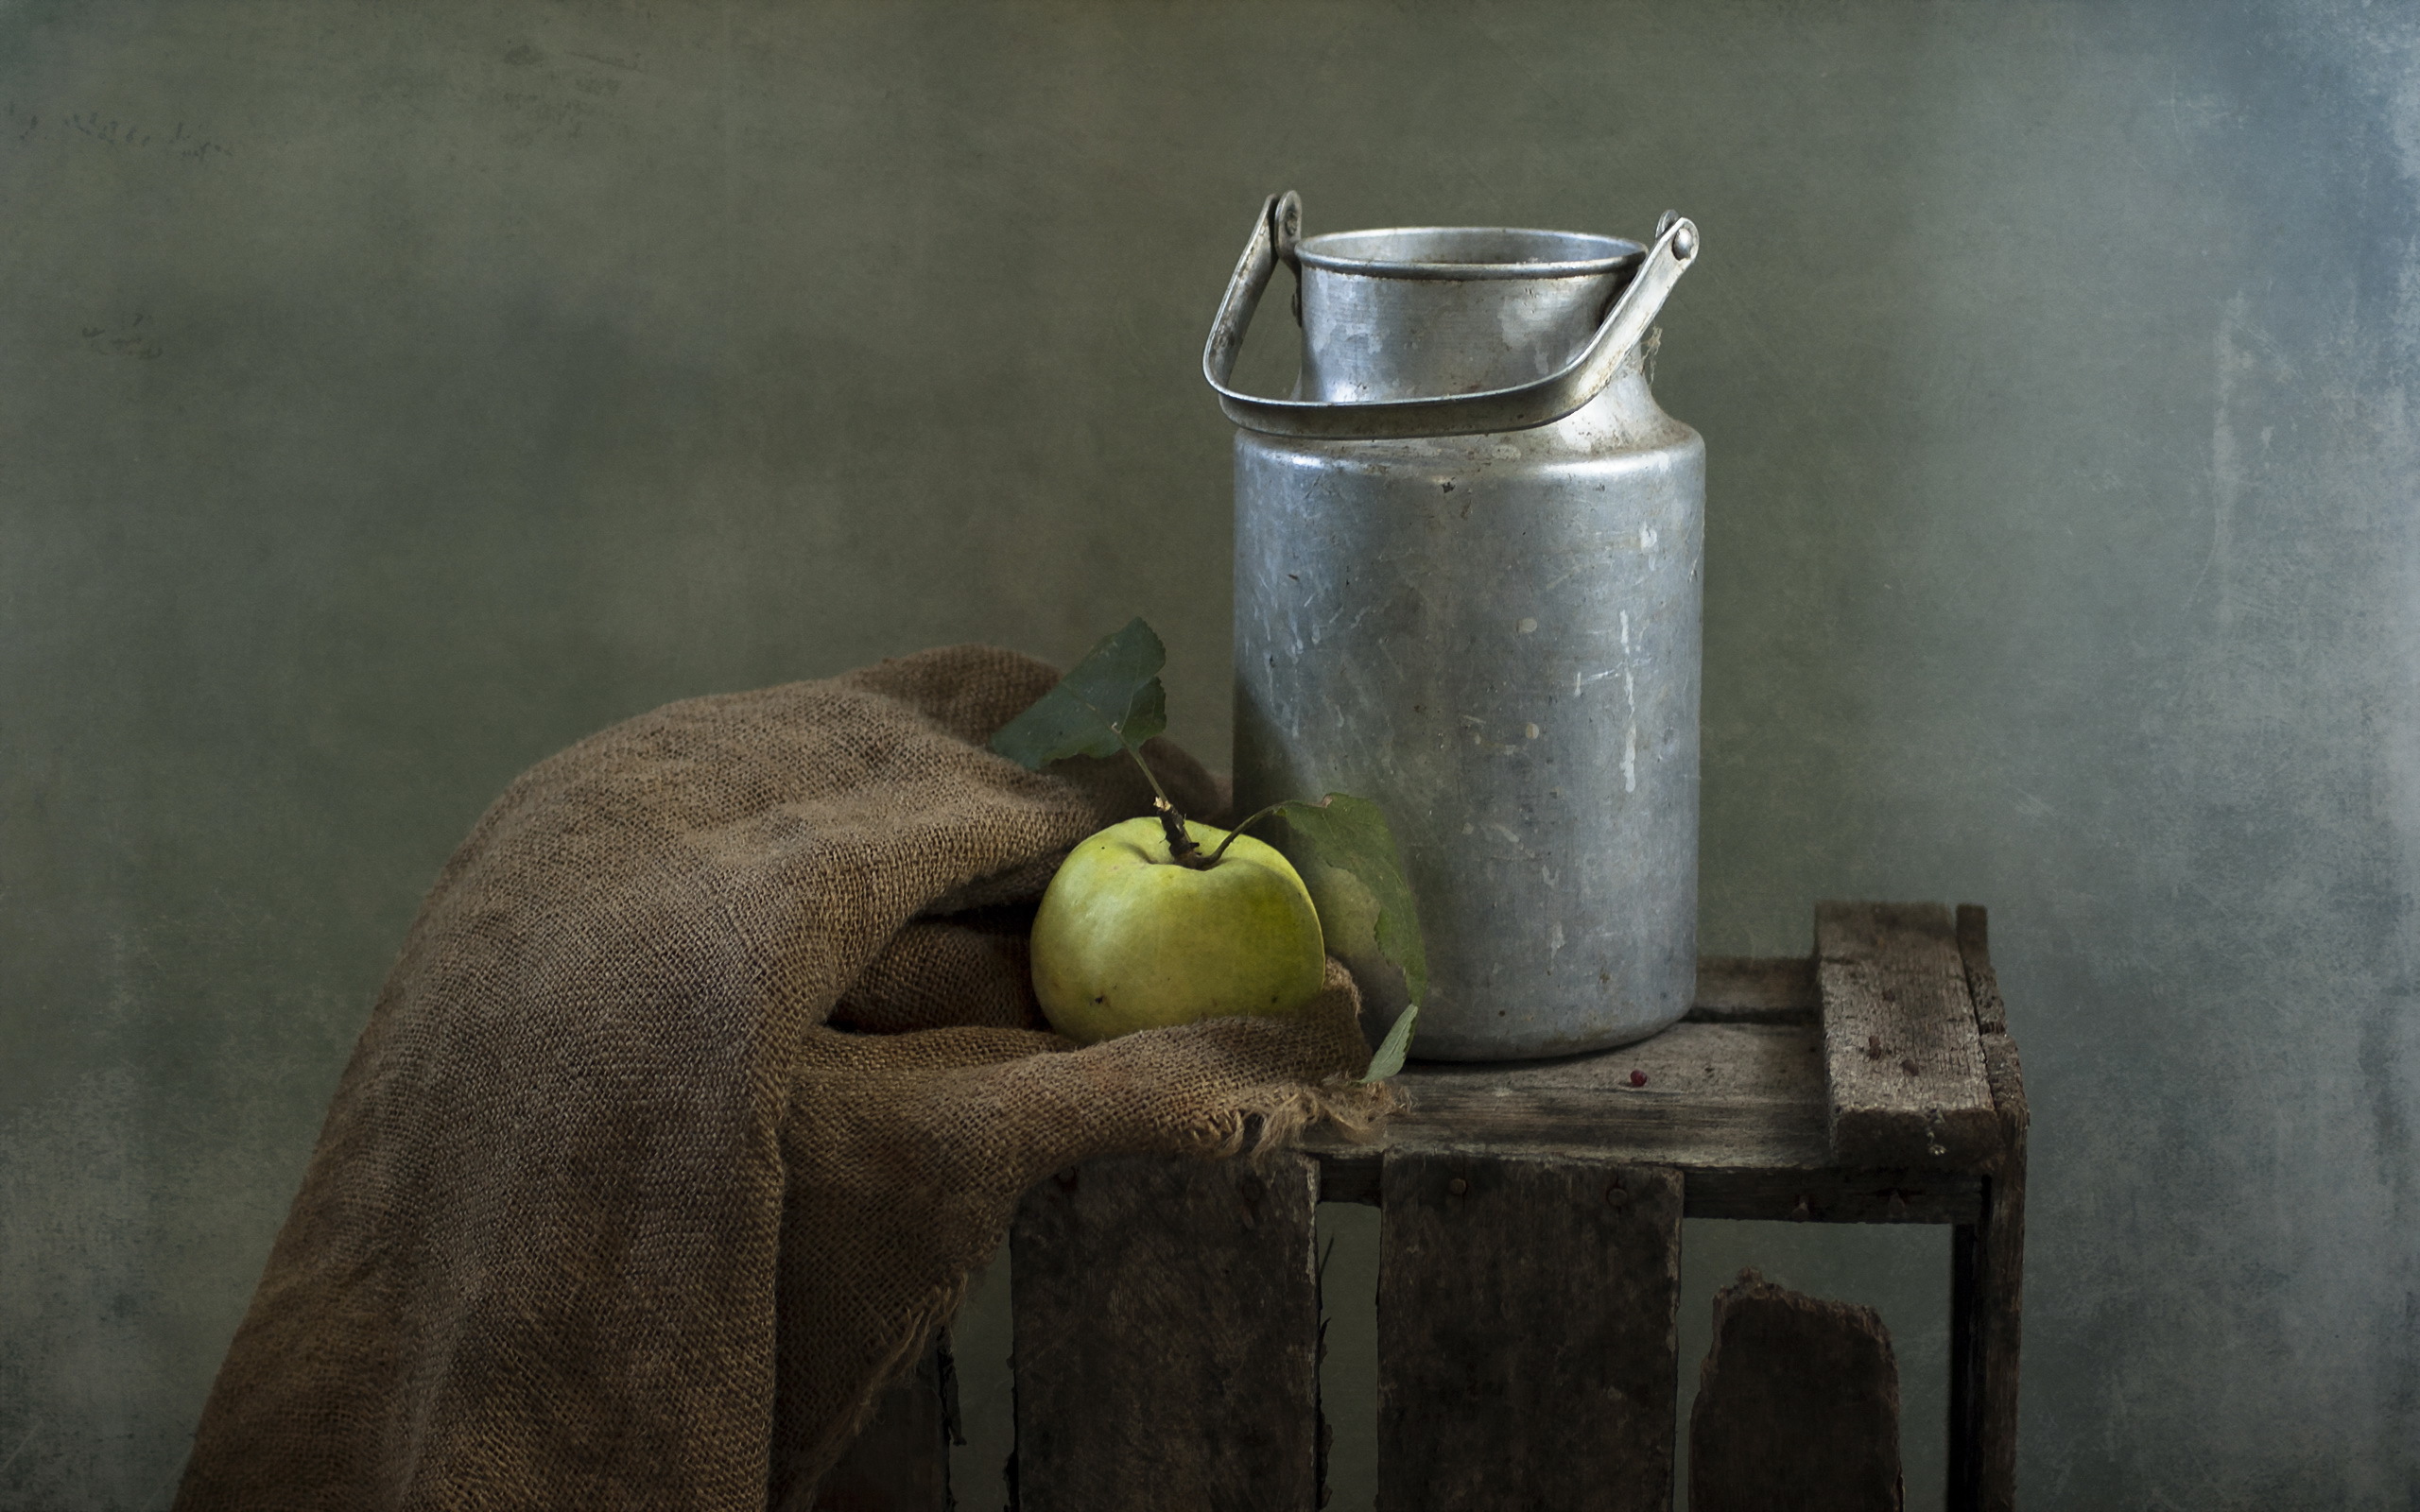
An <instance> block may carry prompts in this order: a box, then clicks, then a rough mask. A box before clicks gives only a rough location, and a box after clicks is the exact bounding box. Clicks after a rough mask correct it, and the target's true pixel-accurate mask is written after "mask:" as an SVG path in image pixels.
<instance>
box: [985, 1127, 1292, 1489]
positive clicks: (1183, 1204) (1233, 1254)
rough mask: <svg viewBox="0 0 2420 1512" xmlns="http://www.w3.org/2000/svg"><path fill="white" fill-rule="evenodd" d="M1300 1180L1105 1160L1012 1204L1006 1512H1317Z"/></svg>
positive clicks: (1196, 1165) (1199, 1164) (1282, 1170)
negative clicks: (1013, 1508) (1268, 1511)
mask: <svg viewBox="0 0 2420 1512" xmlns="http://www.w3.org/2000/svg"><path fill="white" fill-rule="evenodd" d="M1318 1182H1319V1174H1318V1169H1317V1167H1316V1166H1315V1165H1314V1164H1313V1163H1312V1162H1311V1161H1310V1160H1306V1159H1305V1158H1303V1157H1301V1156H1296V1155H1282V1156H1279V1157H1277V1158H1276V1159H1275V1160H1273V1161H1272V1162H1271V1164H1270V1166H1269V1167H1268V1168H1267V1169H1265V1170H1263V1169H1255V1168H1254V1167H1253V1165H1251V1164H1250V1163H1248V1162H1246V1161H1242V1160H1221V1161H1204V1160H1179V1159H1173V1158H1164V1157H1118V1158H1113V1159H1105V1160H1092V1161H1088V1162H1086V1163H1085V1164H1083V1165H1081V1166H1079V1167H1077V1168H1075V1169H1074V1170H1072V1171H1067V1172H1063V1173H1061V1174H1060V1175H1059V1176H1056V1177H1051V1178H1049V1179H1047V1180H1046V1181H1044V1182H1043V1183H1042V1184H1041V1185H1039V1186H1038V1187H1036V1188H1035V1189H1034V1190H1033V1192H1031V1193H1030V1194H1028V1196H1027V1198H1026V1200H1025V1203H1024V1205H1023V1206H1022V1207H1021V1208H1020V1210H1019V1211H1018V1214H1017V1219H1016V1224H1015V1227H1014V1228H1013V1229H1012V1230H1011V1238H1010V1243H1011V1246H1012V1250H1011V1256H1012V1263H1013V1266H1014V1273H1015V1276H1016V1283H1015V1289H1014V1297H1013V1298H1012V1301H1011V1307H1012V1310H1013V1314H1014V1326H1015V1331H1016V1333H1015V1337H1016V1343H1015V1367H1016V1383H1017V1385H1016V1425H1017V1447H1016V1484H1017V1493H1018V1502H1019V1504H1020V1505H1021V1506H1023V1507H1026V1508H1028V1509H1029V1512H1095V1509H1098V1512H1123V1509H1126V1508H1133V1507H1153V1506H1168V1507H1178V1506H1182V1507H1188V1508H1192V1507H1199V1508H1206V1509H1222V1508H1236V1509H1238V1512H1241V1509H1247V1508H1249V1509H1260V1508H1282V1509H1300V1512H1310V1509H1312V1508H1314V1507H1316V1506H1317V1504H1318V1502H1319V1496H1320V1486H1319V1459H1318V1438H1319V1357H1318V1349H1319V1328H1320V1321H1319V1280H1318V1267H1317V1263H1316V1260H1315V1257H1314V1253H1313V1234H1312V1215H1313V1212H1314V1210H1315V1208H1316V1206H1317V1203H1318V1200H1319V1189H1318Z"/></svg>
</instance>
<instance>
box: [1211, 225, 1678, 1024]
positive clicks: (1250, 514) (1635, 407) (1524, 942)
mask: <svg viewBox="0 0 2420 1512" xmlns="http://www.w3.org/2000/svg"><path fill="white" fill-rule="evenodd" d="M1664 240H1665V241H1666V242H1668V241H1670V240H1671V238H1670V237H1669V236H1667V237H1666V238H1664ZM1657 250H1658V252H1663V251H1665V250H1666V248H1665V247H1664V246H1662V245H1659V247H1658V249H1657ZM1693 251H1694V232H1693V231H1692V232H1688V233H1686V234H1685V236H1684V237H1683V251H1682V256H1683V258H1684V260H1685V258H1686V257H1687V256H1688V255H1690V254H1691V253H1693ZM1641 252H1642V249H1640V248H1639V247H1638V246H1637V244H1634V243H1630V242H1623V241H1618V240H1616V239H1614V238H1611V237H1583V236H1576V235H1571V234H1566V233H1560V232H1526V231H1507V230H1497V229H1443V230H1441V229H1434V228H1429V229H1420V230H1409V231H1391V232H1351V233H1346V234H1343V235H1337V236H1322V237H1314V238H1311V239H1310V240H1308V241H1305V242H1304V243H1303V244H1302V246H1301V249H1300V266H1301V268H1302V273H1301V277H1302V281H1303V282H1302V310H1303V320H1304V352H1305V356H1304V365H1303V378H1302V381H1301V383H1300V385H1299V386H1298V397H1302V398H1307V399H1310V400H1314V401H1325V402H1328V403H1330V404H1336V405H1337V407H1338V408H1339V409H1340V410H1349V408H1350V407H1351V406H1352V405H1353V404H1356V403H1359V402H1367V401H1388V400H1399V399H1409V398H1425V397H1428V396H1432V395H1439V394H1457V393H1465V394H1466V393H1474V392H1489V391H1494V392H1502V391H1504V390H1505V389H1506V388H1507V387H1509V386H1515V385H1520V384H1523V383H1525V382H1531V381H1535V380H1538V379H1542V378H1544V377H1546V376H1547V375H1548V374H1550V373H1553V372H1555V371H1556V370H1557V369H1562V368H1564V366H1565V364H1566V363H1568V362H1569V361H1571V360H1572V358H1573V357H1574V356H1575V354H1577V353H1579V352H1582V350H1583V349H1584V348H1586V347H1587V346H1588V345H1589V343H1590V339H1591V337H1592V335H1595V334H1596V333H1597V332H1598V330H1599V321H1600V318H1603V317H1604V316H1605V314H1606V312H1607V310H1608V306H1609V305H1610V304H1612V303H1613V302H1614V301H1615V299H1616V295H1617V294H1618V293H1619V292H1620V291H1621V290H1622V288H1623V286H1624V284H1625V283H1626V282H1627V281H1628V280H1629V279H1630V277H1631V276H1632V275H1633V271H1634V269H1635V268H1636V267H1637V266H1639V261H1638V260H1639V258H1640V255H1641ZM1250 255H1251V254H1250V253H1248V254H1247V257H1248V260H1249V257H1250ZM1280 255H1282V249H1280ZM1652 261H1653V258H1652V255H1651V256H1650V263H1651V264H1652ZM1524 264H1528V265H1532V266H1533V269H1532V268H1523V267H1522V266H1521V265H1524ZM1244 272H1245V270H1244V269H1243V268H1239V269H1238V276H1239V279H1240V278H1241V277H1242V276H1243V274H1244ZM1263 276H1264V277H1265V270H1264V273H1263ZM1658 292H1659V293H1660V292H1661V291H1660V290H1659V291H1658ZM1235 302H1236V301H1234V299H1233V298H1232V297H1231V300H1230V308H1232V307H1233V306H1234V304H1235ZM1651 313H1652V312H1651V311H1649V312H1648V314H1650V315H1651ZM1223 323H1224V312H1222V324H1223ZM1605 323H1606V324H1607V325H1611V324H1612V323H1613V321H1611V320H1610V319H1609V320H1606V322H1605ZM1214 343H1215V337H1214ZM1610 370H1611V379H1610V381H1609V382H1607V383H1605V385H1604V387H1602V388H1601V389H1599V391H1598V392H1597V394H1596V396H1595V397H1594V398H1593V399H1589V400H1588V401H1587V402H1586V403H1584V404H1582V406H1581V407H1580V408H1579V409H1577V410H1575V411H1573V412H1571V413H1570V414H1568V415H1567V416H1565V417H1564V418H1563V419H1561V420H1557V421H1552V422H1550V423H1547V424H1544V425H1538V426H1533V427H1530V428H1527V429H1521V430H1507V431H1496V432H1492V433H1485V434H1479V435H1446V436H1436V437H1428V438H1421V437H1405V438H1385V439H1343V440H1340V439H1305V438H1295V437H1287V436H1276V435H1270V434H1265V433H1263V432H1261V431H1256V430H1252V429H1240V430H1238V431H1237V433H1236V575H1235V584H1236V799H1237V802H1238V805H1239V807H1240V808H1241V809H1242V810H1244V811H1249V810H1251V809H1253V808H1256V807H1258V806H1259V805H1261V804H1264V803H1268V802H1272V801H1275V800H1278V799H1286V798H1294V797H1306V796H1316V795H1319V794H1322V793H1327V792H1331V791H1342V792H1349V793H1354V794H1357V795H1360V796H1362V797H1366V798H1370V799H1374V800H1375V801H1377V802H1378V803H1379V804H1380V805H1381V806H1382V807H1383V808H1384V809H1385V810H1386V812H1387V815H1388V817H1389V820H1390V821H1391V823H1392V826H1393V828H1394V830H1395V833H1396V836H1397V839H1398V841H1399V842H1400V843H1401V845H1402V847H1403V851H1404V862H1405V867H1406V869H1407V871H1408V873H1409V880H1410V883H1411V886H1412V891H1413V893H1414V895H1415V897H1416V899H1417V901H1418V903H1419V907H1420V914H1421V924H1422V928H1423V931H1424V933H1425V935H1426V943H1427V951H1428V966H1429V980H1428V992H1427V999H1426V1003H1425V1004H1424V1005H1423V1006H1424V1013H1423V1018H1422V1021H1421V1028H1420V1033H1419V1036H1418V1039H1417V1040H1416V1043H1415V1046H1414V1048H1415V1052H1416V1053H1417V1054H1418V1055H1420V1056H1422V1057H1426V1058H1432V1059H1446V1060H1509V1059H1521V1058H1528V1057H1541V1056H1552V1055H1564V1054H1569V1053H1572V1052H1575V1051H1581V1050H1589V1049H1596V1048H1599V1047H1603V1046H1608V1045H1617V1044H1622V1043H1626V1042H1628V1041H1630V1040H1637V1039H1641V1038H1643V1037H1645V1036H1647V1035H1651V1034H1653V1033H1655V1032H1656V1031H1657V1030H1659V1029H1662V1028H1664V1027H1666V1026H1667V1025H1668V1024H1670V1023H1671V1022H1673V1021H1675V1020H1677V1019H1678V1018H1679V1017H1680V1016H1681V1015H1682V1014H1683V1013H1684V1012H1685V1011H1686V1010H1687V1008H1688V1005H1689V1002H1690V996H1691V993H1692V990H1693V988H1694V986H1695V973H1696V962H1697V826H1698V685H1699V663H1700V658H1699V617H1700V615H1699V606H1700V597H1701V588H1702V576H1703V573H1702V564H1703V535H1704V532H1703V514H1704V500H1705V470H1704V457H1705V447H1704V443H1703V440H1701V439H1700V438H1699V437H1698V435H1697V433H1696V432H1694V431H1692V430H1690V429H1689V428H1688V427H1687V426H1685V425H1683V424H1681V423H1680V422H1679V421H1675V420H1673V419H1672V418H1671V417H1670V416H1668V415H1666V414H1665V413H1664V412H1663V411H1662V410H1661V409H1659V408H1658V407H1657V406H1656V404H1655V400H1654V396H1653V395H1652V394H1651V392H1650V391H1649V387H1648V378H1647V374H1646V372H1645V370H1644V368H1643V365H1642V362H1641V360H1640V353H1639V351H1638V349H1637V348H1635V347H1634V348H1633V349H1632V350H1631V352H1630V353H1629V355H1628V356H1627V357H1626V358H1625V359H1624V360H1622V361H1620V362H1619V363H1618V364H1617V365H1616V366H1614V367H1613V368H1612V369H1610ZM1214 381H1215V379H1214ZM1230 412H1231V413H1234V411H1232V410H1231V411H1230ZM1441 428H1443V426H1441ZM1312 882H1313V885H1314V890H1315V892H1317V891H1320V890H1322V881H1321V879H1320V878H1319V877H1317V876H1316V875H1314V876H1313V878H1312ZM1322 914H1323V916H1324V917H1330V918H1333V917H1336V914H1337V910H1335V909H1333V908H1323V909H1322ZM1332 948H1333V947H1332ZM1341 954H1346V955H1347V958H1348V959H1349V960H1353V964H1354V965H1355V967H1356V969H1357V972H1358V974H1359V975H1360V976H1361V977H1362V980H1363V981H1364V982H1365V984H1371V985H1372V986H1373V988H1374V990H1373V991H1372V993H1371V996H1372V999H1373V1002H1372V1005H1371V1009H1372V1018H1373V1021H1374V1022H1373V1023H1372V1025H1371V1027H1372V1028H1373V1030H1376V1029H1379V1028H1381V1027H1383V1025H1384V1024H1385V1023H1386V1022H1391V1021H1392V1018H1393V1016H1394V1015H1395V1014H1396V1013H1398V1012H1400V1011H1401V1007H1402V1004H1403V992H1402V988H1401V982H1400V978H1398V977H1395V976H1394V975H1393V974H1392V972H1390V971H1386V970H1385V969H1384V967H1383V963H1379V962H1375V961H1372V960H1369V959H1367V958H1363V959H1354V954H1355V953H1353V952H1351V951H1350V950H1347V951H1344V952H1342V953H1341Z"/></svg>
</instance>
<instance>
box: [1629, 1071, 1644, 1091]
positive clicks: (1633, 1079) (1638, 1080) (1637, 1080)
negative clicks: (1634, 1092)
mask: <svg viewBox="0 0 2420 1512" xmlns="http://www.w3.org/2000/svg"><path fill="white" fill-rule="evenodd" d="M1630 1084H1631V1085H1632V1086H1634V1087H1644V1086H1646V1085H1647V1073H1645V1072H1643V1071H1634V1072H1632V1073H1631V1074H1630Z"/></svg>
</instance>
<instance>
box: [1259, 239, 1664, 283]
mask: <svg viewBox="0 0 2420 1512" xmlns="http://www.w3.org/2000/svg"><path fill="white" fill-rule="evenodd" d="M1382 238H1383V239H1384V240H1381V239H1382ZM1489 240H1495V241H1496V242H1499V243H1501V244H1504V245H1502V246H1499V247H1492V248H1487V250H1488V251H1490V252H1494V253H1496V254H1497V255H1498V257H1500V255H1501V253H1502V252H1506V251H1510V252H1513V254H1514V256H1515V260H1514V261H1511V262H1506V261H1500V260H1488V261H1471V262H1465V261H1459V260H1455V259H1453V258H1451V257H1447V256H1438V255H1434V253H1435V252H1443V251H1447V250H1449V249H1451V248H1452V246H1453V245H1454V244H1455V243H1457V242H1459V243H1462V244H1464V245H1469V244H1472V243H1478V244H1479V246H1481V247H1486V243H1487V242H1488V241H1489ZM1525 241H1526V242H1529V243H1530V244H1531V245H1533V246H1536V247H1537V248H1538V249H1539V250H1541V251H1542V252H1548V253H1556V252H1559V253H1563V254H1564V255H1562V256H1552V255H1549V256H1546V257H1540V258H1521V257H1519V252H1520V249H1521V244H1522V243H1523V242H1525ZM1389 242H1393V243H1397V244H1406V243H1408V244H1409V249H1411V250H1412V251H1413V252H1414V254H1415V255H1412V256H1403V255H1400V251H1398V254H1397V255H1393V256H1377V257H1371V256H1355V255H1351V254H1350V253H1348V252H1346V251H1344V250H1342V249H1343V248H1344V247H1345V246H1349V245H1351V244H1355V243H1358V244H1361V245H1362V246H1365V247H1366V246H1371V245H1372V244H1376V245H1377V246H1378V247H1386V246H1387V244H1388V243H1389ZM1423 243H1427V244H1430V247H1431V248H1433V249H1434V250H1433V252H1432V253H1431V254H1430V255H1426V256H1424V255H1418V254H1419V252H1420V251H1421V250H1422V244H1423ZM1598 248H1601V249H1603V250H1601V251H1594V252H1593V253H1591V254H1589V255H1581V256H1573V255H1570V254H1572V253H1574V252H1578V251H1581V250H1582V249H1598ZM1646 253H1647V249H1646V248H1645V247H1643V246H1641V245H1640V244H1638V243H1637V242H1634V241H1631V240H1629V239H1628V238H1626V237H1621V236H1600V235H1599V234H1597V233H1596V232H1580V231H1541V230H1537V229H1534V228H1531V227H1527V226H1391V227H1386V228H1382V229H1376V230H1371V231H1332V232H1325V233H1323V234H1322V235H1318V236H1305V238H1303V240H1302V241H1301V242H1300V243H1299V244H1298V245H1297V246H1296V248H1295V255H1296V256H1297V257H1299V258H1300V259H1301V260H1302V261H1303V262H1304V263H1305V264H1306V265H1307V266H1312V267H1316V268H1320V269H1322V270H1323V271H1326V272H1332V273H1346V274H1353V275H1356V276H1358V277H1362V278H1409V279H1453V280H1463V279H1500V278H1582V277H1589V276H1594V275H1599V274H1604V273H1613V272H1618V271H1620V270H1621V269H1623V268H1626V267H1631V266H1635V265H1636V264H1637V263H1638V261H1639V260H1640V259H1641V258H1642V257H1644V256H1645V255H1646Z"/></svg>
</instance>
